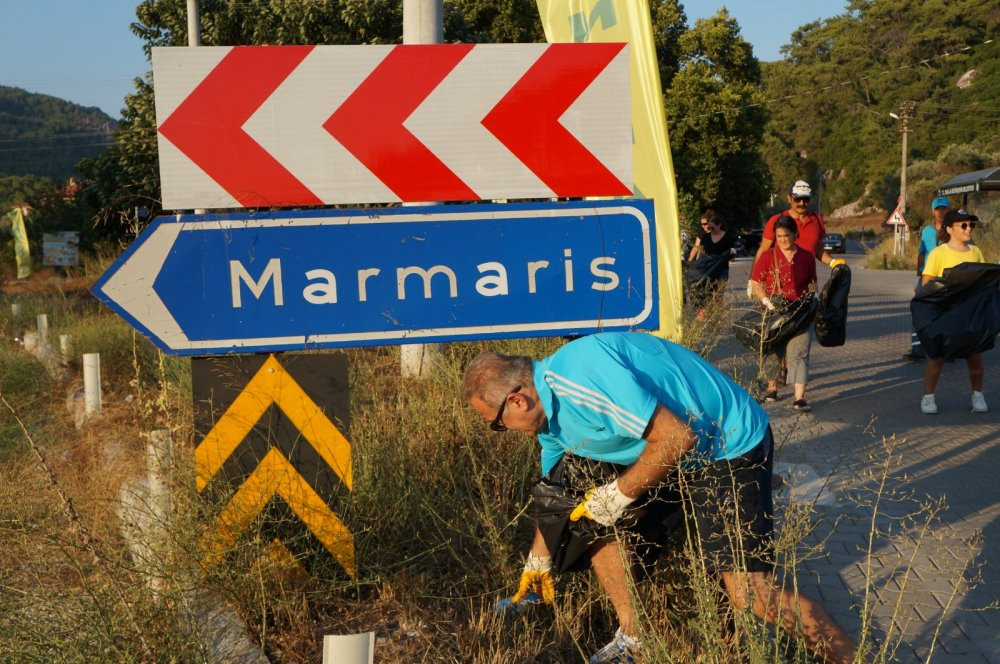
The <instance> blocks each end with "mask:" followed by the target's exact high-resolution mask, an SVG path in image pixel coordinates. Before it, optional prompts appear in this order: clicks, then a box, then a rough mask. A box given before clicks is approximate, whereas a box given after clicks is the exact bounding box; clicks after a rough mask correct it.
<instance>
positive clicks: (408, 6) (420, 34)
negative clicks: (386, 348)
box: [399, 0, 444, 378]
mask: <svg viewBox="0 0 1000 664" xmlns="http://www.w3.org/2000/svg"><path fill="white" fill-rule="evenodd" d="M443 41H444V2H443V0H403V43H404V44H440V43H442V42H443ZM404 205H405V203H404ZM436 357H437V351H436V349H435V347H434V346H433V345H430V344H406V345H403V346H400V347H399V364H400V367H399V368H400V372H401V373H402V375H403V377H404V378H429V377H430V375H431V369H432V368H433V366H434V363H435V358H436Z"/></svg>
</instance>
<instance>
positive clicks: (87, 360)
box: [83, 353, 101, 415]
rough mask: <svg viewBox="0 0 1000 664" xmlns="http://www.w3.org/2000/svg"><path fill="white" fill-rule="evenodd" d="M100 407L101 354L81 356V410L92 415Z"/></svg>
mask: <svg viewBox="0 0 1000 664" xmlns="http://www.w3.org/2000/svg"><path fill="white" fill-rule="evenodd" d="M100 409H101V355H100V353H85V354H84V356H83V412H84V414H86V415H92V414H93V413H96V412H97V411H99V410H100Z"/></svg>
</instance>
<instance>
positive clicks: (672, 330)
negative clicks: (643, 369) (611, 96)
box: [537, 0, 683, 340]
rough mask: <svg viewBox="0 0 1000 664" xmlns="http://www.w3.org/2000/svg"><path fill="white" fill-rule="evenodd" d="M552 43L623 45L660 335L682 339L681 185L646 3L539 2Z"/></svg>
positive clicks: (637, 185)
mask: <svg viewBox="0 0 1000 664" xmlns="http://www.w3.org/2000/svg"><path fill="white" fill-rule="evenodd" d="M537 2H538V12H539V14H540V15H541V18H542V27H543V28H544V29H545V38H546V39H547V40H548V41H549V42H550V43H554V42H625V43H627V44H628V45H629V52H630V56H629V57H630V59H631V62H630V74H631V89H632V140H633V146H632V181H633V194H634V196H635V197H636V198H652V199H653V207H654V209H655V211H656V253H657V256H658V266H657V271H658V276H659V282H660V334H662V335H663V336H666V337H668V338H671V339H675V340H676V339H678V338H679V337H680V334H681V308H682V306H681V305H682V302H683V299H682V298H683V291H682V285H681V255H680V226H679V224H678V221H677V185H676V183H675V182H674V165H673V161H672V160H671V158H670V143H669V141H668V139H667V118H666V114H665V112H664V110H663V92H662V90H661V89H660V71H659V68H658V67H657V63H656V51H655V49H654V47H653V27H652V20H651V19H650V16H649V4H648V3H647V2H646V0H537Z"/></svg>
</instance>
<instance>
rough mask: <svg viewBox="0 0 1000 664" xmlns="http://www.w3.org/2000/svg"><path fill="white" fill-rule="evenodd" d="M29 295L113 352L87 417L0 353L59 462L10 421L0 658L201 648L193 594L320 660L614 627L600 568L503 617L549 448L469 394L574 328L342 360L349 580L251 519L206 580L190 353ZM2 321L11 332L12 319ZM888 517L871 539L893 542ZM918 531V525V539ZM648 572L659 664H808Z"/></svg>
mask: <svg viewBox="0 0 1000 664" xmlns="http://www.w3.org/2000/svg"><path fill="white" fill-rule="evenodd" d="M24 303H25V309H26V310H27V311H26V314H29V315H30V312H34V311H35V310H37V309H40V308H44V307H51V308H53V314H52V316H51V317H50V326H51V328H52V332H53V333H54V334H58V333H67V332H69V333H72V334H73V336H74V339H75V340H76V341H75V343H74V348H75V349H76V350H77V351H78V352H91V350H90V349H93V350H96V351H99V352H101V354H102V365H103V367H104V370H105V378H104V396H105V405H106V407H105V410H104V412H103V414H102V416H101V417H100V419H98V420H95V421H93V422H91V423H89V424H87V425H86V426H85V427H84V428H82V429H80V430H77V429H76V428H75V427H74V426H73V422H72V419H71V417H70V415H69V414H68V413H66V412H65V410H64V409H63V407H62V403H63V401H64V397H65V392H64V390H65V388H66V385H65V383H63V382H61V381H60V380H57V379H50V378H47V377H45V374H44V372H43V370H42V368H41V366H40V365H39V364H38V363H37V362H35V361H34V360H32V359H30V358H28V357H27V356H25V355H24V353H23V352H21V351H19V350H18V349H17V348H16V347H14V346H13V345H11V344H10V342H9V340H5V341H4V342H3V343H2V344H0V346H2V347H0V389H2V390H3V395H4V397H5V398H6V399H7V400H8V401H9V402H10V403H11V405H12V407H13V410H14V413H16V415H17V417H19V418H20V419H21V421H22V422H23V423H24V425H25V428H26V429H27V432H28V434H29V436H30V437H31V439H32V441H33V443H34V444H35V445H36V446H37V447H38V449H39V450H40V451H41V452H42V454H43V455H44V458H45V460H46V462H47V464H48V466H49V467H50V469H51V473H52V475H51V477H49V476H47V475H46V473H45V472H43V471H42V468H41V466H40V465H39V462H38V460H37V459H36V458H34V457H32V456H31V455H30V454H29V453H28V443H27V442H26V437H25V436H23V435H21V434H20V433H19V428H18V427H19V425H18V423H17V422H16V421H15V420H14V419H13V415H12V414H7V415H4V413H2V412H0V434H2V435H3V442H2V445H0V450H3V451H4V452H3V454H4V457H3V463H2V465H0V537H2V541H3V542H4V544H5V546H4V547H3V552H2V553H0V583H2V586H0V659H3V660H4V661H12V662H43V661H45V662H48V661H68V662H87V661H95V659H96V660H99V661H107V662H135V661H156V662H159V661H163V662H188V661H192V662H193V661H204V660H205V659H206V654H205V652H206V651H205V645H204V643H203V642H202V641H201V640H200V639H199V638H198V636H197V633H196V630H195V625H196V624H197V623H198V622H199V620H201V618H200V616H201V614H200V613H199V611H198V609H197V606H195V605H196V602H195V601H194V600H193V599H192V598H194V597H196V596H197V595H198V593H202V592H208V593H211V594H213V595H215V596H218V597H221V598H223V599H224V601H225V602H226V603H227V604H228V605H229V606H230V607H232V608H233V609H234V610H235V611H236V613H237V615H239V617H240V618H241V620H242V622H243V623H244V624H245V625H246V626H247V631H248V633H249V634H250V636H251V638H252V640H253V642H254V643H256V644H257V645H258V646H259V648H261V649H262V651H263V652H265V653H266V654H267V655H268V656H269V657H270V658H271V660H272V661H281V662H303V663H304V662H318V661H319V659H320V646H321V636H322V635H323V634H329V633H354V632H364V631H375V632H376V635H377V646H376V648H377V653H378V656H377V657H378V660H379V661H383V662H406V663H409V662H463V663H466V662H472V663H477V664H479V663H481V664H487V663H489V664H500V663H503V664H508V663H511V662H518V663H522V662H523V663H525V664H527V663H529V662H531V663H536V662H542V663H552V664H556V663H562V662H576V661H585V660H586V658H587V657H588V656H589V654H590V653H592V652H593V651H594V650H596V649H597V648H598V647H600V646H601V645H603V643H604V642H606V640H607V639H608V638H609V636H610V634H611V633H612V632H613V631H614V628H615V624H614V618H613V611H612V610H611V607H610V606H609V604H608V603H607V601H606V600H605V598H604V597H603V594H602V592H601V591H600V590H599V588H598V586H597V583H596V581H595V580H594V579H593V578H592V577H591V575H589V574H578V575H572V576H568V577H566V578H563V579H561V580H560V582H559V592H558V595H557V600H556V603H555V605H554V606H552V607H546V608H542V609H540V610H538V611H536V612H535V613H534V614H532V615H528V616H524V617H522V618H519V619H517V620H515V621H513V622H511V623H506V624H505V623H503V622H502V621H500V620H499V619H498V618H496V617H495V616H494V614H493V611H492V606H493V603H494V602H495V601H496V600H497V599H498V598H499V597H502V596H505V595H509V594H510V593H511V592H512V590H513V589H514V587H515V586H516V583H517V578H518V576H519V574H520V567H521V560H522V556H523V554H524V552H525V551H526V550H527V547H528V543H529V537H530V534H531V530H530V528H531V523H530V519H529V517H528V514H527V512H526V505H527V503H528V491H529V489H530V487H531V484H532V483H533V482H534V480H535V479H536V477H537V474H538V453H537V448H536V445H535V443H534V441H533V440H531V439H529V438H527V437H523V436H519V435H516V434H507V435H503V436H500V435H495V434H492V433H490V432H489V431H488V430H487V429H486V428H485V427H484V426H483V424H482V422H481V421H480V420H479V419H478V417H477V416H475V414H474V413H473V412H472V411H471V409H469V408H467V407H465V406H463V405H462V404H461V403H459V401H458V398H457V391H458V390H457V387H458V383H459V380H460V377H461V370H462V368H463V367H464V366H465V364H466V363H467V362H468V360H469V359H470V358H471V357H472V356H473V355H474V354H475V353H477V352H479V351H480V350H485V349H491V350H500V351H502V352H506V353H515V354H528V355H532V356H536V357H537V356H542V355H545V354H548V353H550V352H551V351H552V350H554V349H555V348H557V347H558V346H559V345H561V343H562V340H560V339H527V340H510V341H496V342H488V343H460V344H448V345H445V346H443V347H442V348H441V351H442V352H441V359H440V363H439V364H438V365H437V367H436V369H435V371H434V374H433V377H432V378H431V379H429V380H427V381H412V380H406V379H403V378H401V377H400V376H399V371H398V367H399V357H398V350H397V349H393V348H375V349H355V350H351V351H348V356H349V366H350V377H351V385H352V392H351V409H352V418H351V419H352V428H351V431H350V440H351V443H352V450H353V463H354V481H355V490H354V492H353V494H352V496H351V499H350V502H349V503H347V504H343V505H338V514H340V515H341V516H342V517H343V518H344V520H345V521H346V522H347V523H348V524H349V525H350V528H351V529H352V532H353V534H354V537H355V545H356V552H357V558H358V561H359V574H358V576H357V578H356V579H350V578H348V577H347V576H346V575H345V574H344V573H343V571H342V570H341V569H340V568H339V567H338V566H337V565H336V564H335V563H333V562H331V561H329V559H328V560H327V563H326V564H320V565H317V566H314V567H313V568H312V569H311V574H304V573H303V570H302V568H301V567H300V566H299V565H297V564H294V563H291V564H290V562H289V560H288V558H287V557H284V556H283V555H282V554H281V550H280V549H279V550H275V548H274V546H273V543H272V541H271V539H270V536H269V535H265V534H264V532H263V531H261V530H253V531H251V532H249V533H247V534H246V535H245V536H244V537H242V538H241V539H240V540H239V542H238V543H237V545H236V546H235V547H234V548H233V550H232V551H231V552H230V554H229V556H228V557H227V558H226V561H225V562H224V563H223V564H221V565H217V566H214V567H212V568H211V569H209V570H207V573H206V572H205V571H203V570H202V567H201V564H202V551H201V549H200V546H199V542H200V540H201V536H202V535H203V534H204V532H205V531H206V529H207V528H208V527H209V524H210V523H211V521H212V519H214V515H215V514H216V513H217V512H218V509H219V506H218V505H213V504H210V503H208V502H206V500H205V499H203V498H202V497H201V496H199V495H198V494H197V492H196V491H195V490H194V486H193V484H194V483H193V481H192V480H193V477H194V469H193V466H192V451H193V446H194V444H195V443H196V442H197V441H195V440H194V434H193V426H192V407H191V403H190V370H189V368H188V363H187V362H185V361H181V360H176V359H170V358H165V357H163V356H162V355H161V354H159V353H158V352H156V351H155V349H153V348H152V347H151V346H150V345H149V344H148V343H147V342H146V341H145V340H143V339H142V338H141V337H138V336H137V335H135V334H133V333H132V332H131V331H130V330H128V329H127V328H126V327H125V324H124V323H122V322H121V321H118V320H117V319H114V318H112V317H110V316H108V315H107V314H106V313H102V312H100V311H99V310H98V309H96V308H95V307H91V306H90V305H89V304H86V303H85V304H83V305H79V304H77V303H75V301H73V300H72V299H71V298H60V296H58V295H57V296H55V299H54V300H52V301H50V302H46V301H44V300H42V299H37V300H34V299H32V300H25V301H24ZM29 305H30V306H29ZM6 313H7V314H8V315H6V316H5V315H3V314H4V312H0V326H3V329H6V330H8V331H9V330H10V329H11V327H12V325H13V324H12V321H10V320H9V309H8V312H6ZM707 313H708V315H707V316H706V317H705V318H704V319H703V320H700V321H689V325H688V326H687V328H686V332H685V343H687V344H688V345H690V346H691V347H694V348H696V349H697V350H699V351H700V352H702V353H704V354H708V353H709V352H710V351H711V350H712V349H713V348H714V347H715V344H717V343H718V342H719V340H720V339H721V338H722V337H723V336H725V335H727V334H728V325H729V320H730V316H731V314H730V311H729V307H728V304H726V303H725V302H721V301H720V302H718V303H716V305H714V306H713V307H710V308H709V311H708V312H707ZM52 321H54V323H53V322H52ZM5 339H9V333H8V336H7V337H5ZM71 368H72V369H73V370H74V371H76V370H77V367H75V366H74V367H71ZM164 426H166V427H168V428H170V429H172V430H173V432H174V440H175V455H174V458H175V467H174V472H173V480H172V487H171V489H172V491H171V492H172V499H173V506H174V508H173V511H172V513H171V516H170V520H169V522H168V523H154V524H153V526H151V528H153V530H154V531H155V529H156V528H159V527H162V528H163V529H164V530H165V537H166V540H165V542H164V543H163V544H162V545H160V546H156V547H153V548H152V549H151V550H150V551H149V552H148V557H145V558H143V557H140V556H138V555H137V554H136V553H134V552H133V551H132V550H130V549H129V547H128V545H127V542H126V540H125V538H124V537H123V534H122V529H121V527H120V526H121V524H120V521H119V516H118V515H119V511H120V509H121V495H120V487H121V486H122V485H127V484H129V483H134V481H135V480H136V478H141V477H143V476H144V475H145V468H144V454H145V446H146V441H145V438H144V437H143V436H144V434H145V432H147V431H150V430H152V429H156V428H161V427H164ZM890 457H891V454H888V453H887V457H886V458H887V459H888V458H890ZM879 467H881V466H879ZM890 475H891V474H890V473H889V472H888V470H887V471H886V474H885V483H886V485H887V484H888V483H889V481H890V480H889V478H890ZM53 480H54V481H53ZM873 481H874V480H873ZM869 486H876V487H879V486H880V485H879V483H878V482H874V484H871V483H869ZM60 493H62V494H63V495H65V497H67V498H68V499H69V500H70V501H71V503H72V505H73V507H74V509H75V511H76V513H77V514H78V522H74V520H73V518H72V517H71V516H70V515H69V513H68V512H67V510H66V509H65V505H64V504H63V501H62V499H61V497H60ZM883 493H884V491H883ZM880 495H881V494H880ZM141 505H142V503H141V502H140V508H141ZM864 505H865V509H869V510H870V511H871V512H872V514H873V515H874V513H875V512H877V510H878V509H879V508H878V501H869V502H867V503H864ZM151 512H152V510H151ZM914 512H915V513H917V512H918V510H914ZM929 513H934V512H933V510H930V512H929ZM816 518H817V517H816V514H815V512H814V511H813V510H812V506H810V505H795V504H793V505H792V506H791V507H790V508H789V509H787V510H786V511H785V512H784V514H783V516H782V519H783V524H784V526H783V528H782V529H781V540H780V541H779V546H778V554H779V556H780V559H781V561H782V562H783V563H785V566H786V568H788V569H789V570H790V574H791V576H788V577H786V579H787V580H788V582H790V583H791V582H792V580H793V579H794V572H795V571H796V569H797V565H799V564H800V563H801V561H802V559H803V557H808V556H810V555H819V554H820V553H821V552H822V549H821V545H820V547H819V548H817V545H816V544H814V543H807V542H808V541H809V540H808V538H809V535H810V533H811V530H812V525H813V524H814V523H815V519H816ZM877 521H878V520H877V519H875V518H874V516H873V526H872V545H871V546H873V547H874V546H878V545H880V544H881V543H883V542H884V541H885V539H886V536H885V535H884V534H883V533H880V532H879V531H878V529H877V528H876V526H875V525H874V524H875V523H876V522H877ZM921 523H922V522H921V521H920V520H919V518H917V517H914V519H912V520H911V521H910V526H911V531H920V529H921V528H922V527H923V526H921V525H920V524H921ZM85 535H86V536H85ZM292 536H294V535H292ZM88 538H89V539H88ZM648 575H649V579H648V580H644V581H641V582H638V583H637V584H636V585H635V587H634V601H635V604H636V607H637V608H638V609H639V613H640V615H641V616H642V617H643V628H644V630H645V631H644V638H645V643H646V653H647V656H646V662H647V664H652V663H654V662H744V661H749V662H762V663H763V662H774V661H779V659H780V658H781V657H787V658H788V661H793V662H805V661H807V659H806V657H805V655H804V654H803V653H802V652H800V651H797V650H796V649H795V647H794V646H792V647H788V646H787V644H786V643H785V640H784V639H783V638H781V637H780V635H777V636H776V635H775V634H774V633H773V630H768V629H765V628H764V627H763V626H762V625H761V624H760V623H759V622H758V621H756V620H754V619H751V618H750V617H748V616H746V615H739V614H733V613H732V612H731V611H730V610H729V609H728V607H727V605H726V603H725V602H724V601H721V600H720V593H719V589H718V583H717V581H715V579H714V578H712V577H711V576H709V575H707V574H705V573H704V571H703V570H702V569H701V566H700V564H699V560H698V558H697V556H694V555H693V554H692V553H691V552H690V551H688V550H687V549H686V548H685V543H684V538H683V537H682V536H681V535H679V534H678V535H677V536H675V539H674V540H673V545H672V546H671V547H670V552H669V553H668V554H667V555H666V556H664V557H663V558H661V560H660V561H659V562H658V563H657V564H656V565H655V567H653V568H652V569H650V570H648ZM869 599H870V598H869V597H868V596H867V595H866V596H865V602H864V603H863V604H862V605H861V607H860V608H861V610H862V613H863V615H864V616H866V621H867V622H866V628H865V629H866V632H865V633H864V634H863V635H862V637H863V639H865V640H866V642H867V643H870V642H871V640H870V635H871V634H874V633H876V632H879V630H884V627H882V626H881V625H880V623H879V622H878V621H877V620H874V619H873V618H872V617H871V616H872V615H873V613H872V610H871V609H872V606H873V604H874V601H875V600H874V599H871V602H869ZM136 625H138V626H139V627H140V629H138V630H137V629H136V628H135V626H136ZM889 637H890V641H889V642H886V641H885V640H884V638H885V635H882V637H881V638H883V643H887V645H886V646H885V647H884V648H885V650H884V652H885V653H886V654H888V653H891V649H890V647H891V646H892V644H893V643H898V639H899V635H898V633H897V634H893V633H891V632H890V634H889ZM892 638H895V639H896V641H892V640H891V639H892Z"/></svg>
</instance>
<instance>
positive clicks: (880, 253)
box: [864, 219, 1000, 273]
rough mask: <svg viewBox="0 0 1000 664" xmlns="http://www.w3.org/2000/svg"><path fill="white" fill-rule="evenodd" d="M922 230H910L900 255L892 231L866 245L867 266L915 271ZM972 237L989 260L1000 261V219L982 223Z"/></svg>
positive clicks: (869, 267)
mask: <svg viewBox="0 0 1000 664" xmlns="http://www.w3.org/2000/svg"><path fill="white" fill-rule="evenodd" d="M922 231H923V228H918V229H915V230H911V231H910V240H909V242H907V243H906V247H905V248H904V250H903V253H902V254H900V255H896V254H895V252H894V249H893V247H894V244H893V237H892V233H889V234H887V235H885V236H884V237H883V239H882V240H881V241H879V243H878V244H876V245H875V246H874V247H872V248H867V247H866V249H865V254H866V255H865V262H864V265H865V267H866V268H868V269H870V270H881V269H885V268H888V269H890V270H910V271H911V272H914V273H915V272H916V270H917V249H918V248H919V246H920V233H921V232H922ZM972 239H973V241H974V242H975V243H976V245H977V246H978V247H979V248H980V249H981V250H982V252H983V255H984V256H985V257H986V260H987V261H989V262H996V261H1000V221H998V220H997V219H994V220H992V221H990V222H986V223H981V224H980V225H979V226H978V227H977V228H976V230H975V232H974V233H973V237H972Z"/></svg>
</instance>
